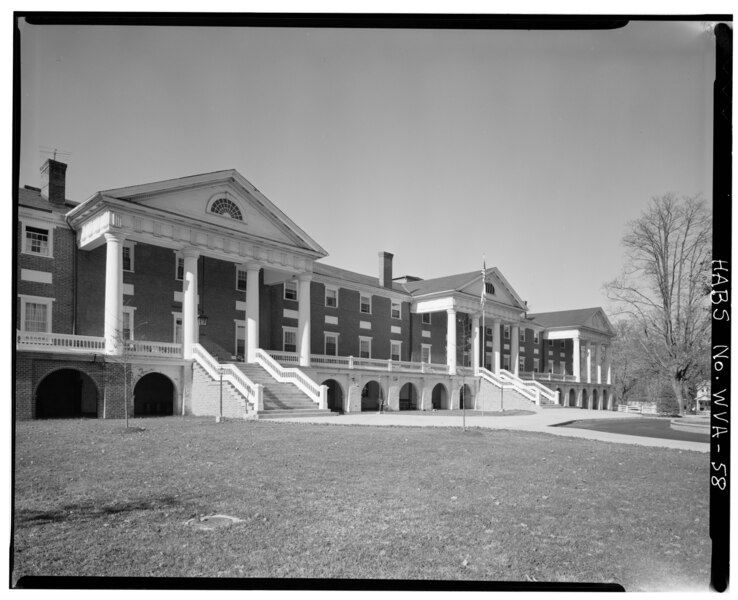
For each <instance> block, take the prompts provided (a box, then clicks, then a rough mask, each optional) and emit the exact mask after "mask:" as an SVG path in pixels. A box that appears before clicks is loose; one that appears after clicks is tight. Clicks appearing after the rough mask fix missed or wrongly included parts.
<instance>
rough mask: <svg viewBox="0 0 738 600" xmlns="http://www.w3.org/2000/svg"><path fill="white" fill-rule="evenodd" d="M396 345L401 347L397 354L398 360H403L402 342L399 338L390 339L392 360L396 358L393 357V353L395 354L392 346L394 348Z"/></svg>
mask: <svg viewBox="0 0 738 600" xmlns="http://www.w3.org/2000/svg"><path fill="white" fill-rule="evenodd" d="M395 346H397V347H398V349H399V350H398V352H397V356H398V358H397V360H398V361H401V360H402V342H401V341H399V340H390V360H395V359H394V358H392V354H393V352H392V348H394V347H395Z"/></svg>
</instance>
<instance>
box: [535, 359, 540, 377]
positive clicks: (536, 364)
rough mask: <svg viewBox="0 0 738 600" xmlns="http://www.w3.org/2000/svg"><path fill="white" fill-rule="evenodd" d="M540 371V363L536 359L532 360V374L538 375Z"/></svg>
mask: <svg viewBox="0 0 738 600" xmlns="http://www.w3.org/2000/svg"><path fill="white" fill-rule="evenodd" d="M540 370H541V361H540V360H539V359H537V358H534V359H533V372H534V373H538V372H539V371H540Z"/></svg>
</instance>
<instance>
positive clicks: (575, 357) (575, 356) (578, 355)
mask: <svg viewBox="0 0 738 600" xmlns="http://www.w3.org/2000/svg"><path fill="white" fill-rule="evenodd" d="M581 359H582V349H581V347H580V342H579V338H578V337H575V338H574V351H573V352H572V356H571V360H572V366H571V370H572V371H574V373H573V375H574V378H575V379H576V381H581V380H582V362H581Z"/></svg>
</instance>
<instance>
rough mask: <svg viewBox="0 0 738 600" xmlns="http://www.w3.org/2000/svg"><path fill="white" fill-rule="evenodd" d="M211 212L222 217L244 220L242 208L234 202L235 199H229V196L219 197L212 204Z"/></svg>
mask: <svg viewBox="0 0 738 600" xmlns="http://www.w3.org/2000/svg"><path fill="white" fill-rule="evenodd" d="M210 212H211V213H215V214H216V215H220V216H221V217H228V218H229V219H236V220H237V221H243V215H241V210H240V209H239V208H238V206H236V203H235V202H233V200H229V199H228V198H218V199H217V200H216V201H215V202H213V204H212V205H211V206H210Z"/></svg>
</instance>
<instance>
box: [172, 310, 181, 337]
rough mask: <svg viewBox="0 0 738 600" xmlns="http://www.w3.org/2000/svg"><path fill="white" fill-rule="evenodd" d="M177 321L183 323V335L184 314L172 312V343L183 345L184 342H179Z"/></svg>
mask: <svg viewBox="0 0 738 600" xmlns="http://www.w3.org/2000/svg"><path fill="white" fill-rule="evenodd" d="M177 319H179V320H180V321H182V323H180V324H179V326H180V334H181V333H182V329H181V328H182V327H183V325H184V320H183V319H182V313H181V312H174V311H172V343H174V344H177V343H179V344H181V343H182V340H180V341H179V342H177Z"/></svg>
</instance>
